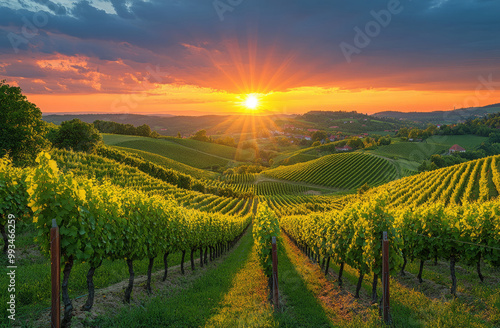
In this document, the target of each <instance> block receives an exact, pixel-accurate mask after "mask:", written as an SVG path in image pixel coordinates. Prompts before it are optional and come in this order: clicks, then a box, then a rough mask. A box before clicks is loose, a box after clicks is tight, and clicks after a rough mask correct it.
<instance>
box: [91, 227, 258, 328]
mask: <svg viewBox="0 0 500 328" xmlns="http://www.w3.org/2000/svg"><path fill="white" fill-rule="evenodd" d="M252 244H253V239H252V235H251V227H250V228H249V229H248V230H247V232H246V233H245V234H244V235H243V237H242V238H241V239H240V241H239V242H238V243H237V244H236V245H235V247H234V248H233V249H232V250H230V251H229V252H227V253H226V254H225V255H223V256H221V257H220V258H219V259H217V260H216V261H214V262H211V263H209V264H208V265H207V266H205V267H204V268H199V267H197V270H196V271H195V272H194V273H192V272H191V270H190V268H188V269H187V272H186V275H185V276H182V275H179V274H175V275H172V276H170V278H167V281H170V283H169V286H167V288H163V289H159V290H157V291H156V293H155V294H154V295H153V296H150V297H147V298H146V297H145V298H142V297H138V296H137V295H136V300H135V302H134V304H131V305H121V304H119V303H115V307H118V308H119V309H118V310H115V311H114V313H113V312H106V313H103V314H102V315H101V316H99V317H97V318H95V319H93V320H91V321H89V322H88V324H86V325H84V326H91V327H95V326H97V327H131V328H132V327H202V326H204V325H205V323H206V322H207V321H208V320H209V319H210V318H211V317H212V316H213V315H216V314H217V313H219V312H220V308H221V304H223V300H224V297H225V295H226V294H227V293H228V292H229V291H230V289H231V287H232V282H233V280H234V277H235V276H236V275H237V273H238V272H239V271H240V270H241V269H242V268H244V266H245V263H246V262H247V260H248V259H249V257H250V254H251V250H252ZM134 293H136V292H135V290H134ZM133 295H134V294H133Z"/></svg>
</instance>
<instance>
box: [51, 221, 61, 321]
mask: <svg viewBox="0 0 500 328" xmlns="http://www.w3.org/2000/svg"><path fill="white" fill-rule="evenodd" d="M59 246H60V239H59V227H58V226H57V222H56V220H55V219H52V228H51V229H50V266H51V271H50V273H51V278H52V308H51V317H50V321H51V327H55V328H59V327H60V326H61V322H60V320H61V297H60V295H61V294H60V290H61V248H60V247H59Z"/></svg>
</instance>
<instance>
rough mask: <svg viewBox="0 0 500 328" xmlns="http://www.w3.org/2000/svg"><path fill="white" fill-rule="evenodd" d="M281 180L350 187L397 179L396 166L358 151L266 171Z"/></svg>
mask: <svg viewBox="0 0 500 328" xmlns="http://www.w3.org/2000/svg"><path fill="white" fill-rule="evenodd" d="M265 174H266V175H268V176H270V177H273V178H277V179H282V180H291V181H302V182H307V183H311V184H315V185H321V186H328V187H334V188H338V189H343V190H351V189H355V188H358V187H359V186H361V185H363V184H365V183H368V184H369V185H370V186H375V185H380V184H383V183H385V182H388V181H391V180H394V179H396V178H398V175H397V172H396V169H395V167H394V165H393V164H392V163H390V162H389V161H387V160H386V159H383V158H380V157H375V156H371V155H367V154H361V153H347V154H334V155H328V156H323V157H321V158H319V159H316V160H312V161H308V162H304V163H299V164H295V165H290V166H285V167H280V168H276V169H271V170H268V171H265Z"/></svg>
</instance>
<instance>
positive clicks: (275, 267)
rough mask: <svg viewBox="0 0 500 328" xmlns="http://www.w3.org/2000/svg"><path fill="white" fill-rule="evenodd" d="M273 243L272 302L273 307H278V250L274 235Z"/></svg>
mask: <svg viewBox="0 0 500 328" xmlns="http://www.w3.org/2000/svg"><path fill="white" fill-rule="evenodd" d="M272 245H273V253H272V255H273V303H274V308H275V309H278V307H279V305H278V251H277V247H276V237H273V239H272Z"/></svg>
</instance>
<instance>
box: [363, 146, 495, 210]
mask: <svg viewBox="0 0 500 328" xmlns="http://www.w3.org/2000/svg"><path fill="white" fill-rule="evenodd" d="M499 163H500V156H498V155H497V156H490V157H486V158H481V159H478V160H474V161H470V162H466V163H462V164H457V165H453V166H450V167H444V168H441V169H438V170H434V171H429V172H423V173H420V174H417V175H414V176H411V177H407V178H403V179H400V180H397V181H393V182H390V183H388V184H387V185H384V186H380V187H379V188H375V189H374V190H373V191H370V193H376V192H378V191H380V190H383V189H385V190H387V191H389V194H390V195H391V197H390V202H391V204H392V205H395V206H397V205H422V204H424V203H434V202H438V201H439V202H443V203H445V204H446V205H450V204H463V203H466V202H471V201H476V200H478V201H482V202H483V201H487V200H489V199H492V198H495V197H497V196H498V194H499V192H500V172H499V169H498V165H499Z"/></svg>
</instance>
